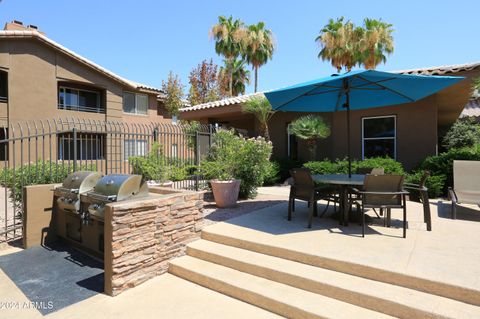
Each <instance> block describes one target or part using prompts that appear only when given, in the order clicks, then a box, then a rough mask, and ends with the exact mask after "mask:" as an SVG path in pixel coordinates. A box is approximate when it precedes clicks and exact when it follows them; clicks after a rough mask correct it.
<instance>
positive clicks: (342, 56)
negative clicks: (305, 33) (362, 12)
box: [315, 17, 363, 72]
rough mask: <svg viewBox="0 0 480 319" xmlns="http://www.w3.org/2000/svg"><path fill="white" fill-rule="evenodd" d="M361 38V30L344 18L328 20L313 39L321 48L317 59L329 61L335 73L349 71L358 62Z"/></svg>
mask: <svg viewBox="0 0 480 319" xmlns="http://www.w3.org/2000/svg"><path fill="white" fill-rule="evenodd" d="M362 37H363V30H362V29H361V28H358V27H355V25H354V24H353V23H352V22H351V21H345V18H344V17H341V18H338V19H337V20H333V19H330V20H329V21H328V24H327V25H325V26H324V27H323V29H322V30H321V31H320V34H319V35H318V36H317V38H316V39H315V41H317V42H318V43H319V44H320V46H321V50H320V52H319V53H318V57H319V58H321V59H322V61H330V63H331V64H332V66H333V67H335V68H336V69H337V72H341V70H342V68H345V69H346V70H347V71H350V70H351V69H352V68H353V67H354V66H355V65H356V64H358V62H359V60H360V56H361V49H360V44H361V39H362Z"/></svg>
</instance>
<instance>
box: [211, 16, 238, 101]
mask: <svg viewBox="0 0 480 319" xmlns="http://www.w3.org/2000/svg"><path fill="white" fill-rule="evenodd" d="M242 29H243V22H242V21H241V20H239V19H235V20H234V19H233V17H232V16H230V17H229V18H226V17H224V16H219V17H218V23H217V24H216V25H214V26H213V27H212V29H211V30H210V34H211V36H212V38H213V39H214V40H215V52H216V53H217V54H219V55H223V56H224V57H225V59H226V60H228V61H232V60H233V59H235V58H237V57H238V56H239V55H240V54H241V51H242V47H241V44H240V42H241V39H242V34H243V31H242ZM232 82H233V79H232V74H230V80H229V91H230V95H233V83H232Z"/></svg>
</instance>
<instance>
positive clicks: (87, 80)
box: [0, 39, 159, 122]
mask: <svg viewBox="0 0 480 319" xmlns="http://www.w3.org/2000/svg"><path fill="white" fill-rule="evenodd" d="M0 69H5V70H7V71H8V85H9V99H8V110H9V120H10V122H15V121H22V120H38V119H52V118H59V117H60V118H66V117H69V118H72V117H73V118H81V119H95V120H118V121H121V120H124V118H125V116H124V114H123V111H122V103H123V102H122V101H123V91H124V90H125V91H131V92H135V90H132V89H131V88H129V87H125V86H123V85H122V84H121V83H119V82H117V81H115V80H113V79H112V78H110V77H107V76H105V75H103V74H101V73H99V72H97V71H95V70H93V69H92V68H90V67H88V66H86V65H84V64H82V63H80V62H78V61H76V60H74V59H72V58H71V57H69V56H67V55H65V54H63V53H61V52H58V51H56V50H54V49H53V48H50V47H48V46H46V45H44V44H43V43H41V42H40V41H38V40H35V39H2V40H1V41H0ZM60 81H66V82H73V83H77V84H82V85H89V86H93V87H95V88H97V89H100V90H104V92H105V100H106V110H107V112H106V114H96V113H88V112H78V111H70V110H59V109H58V106H57V103H58V101H57V99H58V82H60ZM148 95H149V101H150V102H149V104H150V108H151V109H153V108H154V109H155V112H149V114H151V115H152V116H153V115H154V116H155V118H154V119H152V120H159V117H158V116H157V112H156V94H153V93H148ZM0 112H1V110H0ZM2 116H3V115H2V113H0V118H1V117H2Z"/></svg>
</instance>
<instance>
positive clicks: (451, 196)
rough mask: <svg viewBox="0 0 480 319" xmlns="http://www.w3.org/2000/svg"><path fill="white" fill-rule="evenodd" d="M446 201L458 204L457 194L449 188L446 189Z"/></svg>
mask: <svg viewBox="0 0 480 319" xmlns="http://www.w3.org/2000/svg"><path fill="white" fill-rule="evenodd" d="M448 199H449V200H451V201H452V202H453V203H456V202H458V198H457V194H455V190H454V189H453V188H451V187H449V188H448Z"/></svg>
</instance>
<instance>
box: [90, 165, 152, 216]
mask: <svg viewBox="0 0 480 319" xmlns="http://www.w3.org/2000/svg"><path fill="white" fill-rule="evenodd" d="M147 195H148V186H147V184H146V183H144V182H143V181H142V176H140V175H128V174H110V175H106V176H104V177H102V178H101V179H100V180H98V181H97V183H96V185H95V187H94V188H93V190H91V191H89V192H86V193H83V194H82V195H81V202H82V205H83V207H87V211H88V214H89V216H90V217H91V218H96V219H99V220H101V221H103V220H104V217H105V204H108V203H112V202H118V201H124V200H128V199H132V198H138V197H144V196H147Z"/></svg>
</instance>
